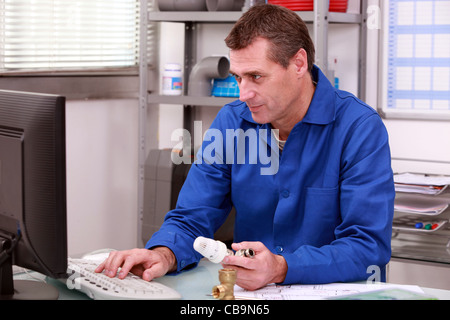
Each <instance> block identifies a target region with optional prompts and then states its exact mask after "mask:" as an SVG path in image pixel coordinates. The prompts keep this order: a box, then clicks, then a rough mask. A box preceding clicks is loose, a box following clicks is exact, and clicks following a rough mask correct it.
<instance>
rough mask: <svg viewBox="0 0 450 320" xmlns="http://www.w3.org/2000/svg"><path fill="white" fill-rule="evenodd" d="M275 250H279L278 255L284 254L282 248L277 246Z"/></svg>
mask: <svg viewBox="0 0 450 320" xmlns="http://www.w3.org/2000/svg"><path fill="white" fill-rule="evenodd" d="M275 250H277V252H278V253H282V252H283V251H284V248H283V247H282V246H276V248H275Z"/></svg>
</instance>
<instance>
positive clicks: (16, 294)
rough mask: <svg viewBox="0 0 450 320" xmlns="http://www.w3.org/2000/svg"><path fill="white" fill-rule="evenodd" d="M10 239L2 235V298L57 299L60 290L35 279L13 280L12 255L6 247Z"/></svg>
mask: <svg viewBox="0 0 450 320" xmlns="http://www.w3.org/2000/svg"><path fill="white" fill-rule="evenodd" d="M7 243H8V240H7V239H5V238H2V237H0V300H57V299H58V297H59V292H58V290H57V289H56V288H55V287H53V286H52V285H50V284H48V283H45V282H41V281H37V280H36V281H34V280H13V271H12V270H13V268H12V257H11V255H9V254H8V251H7V250H5V248H8V247H9V244H7Z"/></svg>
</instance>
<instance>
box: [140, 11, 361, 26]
mask: <svg viewBox="0 0 450 320" xmlns="http://www.w3.org/2000/svg"><path fill="white" fill-rule="evenodd" d="M296 13H297V14H298V15H299V16H300V17H301V18H302V19H303V20H304V21H305V22H307V23H313V22H314V11H296ZM241 15H242V12H240V11H217V12H209V11H204V12H203V11H153V12H149V14H148V19H149V21H153V22H202V23H233V22H236V21H237V20H238V19H239V18H240V16H241ZM327 17H328V18H327V20H328V22H330V23H361V21H362V16H361V14H353V13H342V12H328V14H327Z"/></svg>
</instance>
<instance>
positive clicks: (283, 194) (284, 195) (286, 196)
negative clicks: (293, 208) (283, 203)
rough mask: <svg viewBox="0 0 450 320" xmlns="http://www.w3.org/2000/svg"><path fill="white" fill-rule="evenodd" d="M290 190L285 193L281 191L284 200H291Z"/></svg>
mask: <svg viewBox="0 0 450 320" xmlns="http://www.w3.org/2000/svg"><path fill="white" fill-rule="evenodd" d="M289 194H290V193H289V190H283V191H281V196H282V197H283V198H289Z"/></svg>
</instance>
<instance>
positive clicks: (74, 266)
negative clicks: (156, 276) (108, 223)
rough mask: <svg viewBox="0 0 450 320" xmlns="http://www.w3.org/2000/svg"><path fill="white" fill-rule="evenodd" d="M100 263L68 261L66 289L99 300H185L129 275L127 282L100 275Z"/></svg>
mask: <svg viewBox="0 0 450 320" xmlns="http://www.w3.org/2000/svg"><path fill="white" fill-rule="evenodd" d="M97 266H98V262H97V261H95V260H89V259H72V258H69V260H68V272H67V273H68V278H67V279H66V285H67V287H68V288H69V289H76V290H79V291H81V292H83V293H85V294H86V295H87V296H89V297H90V298H91V299H95V300H113V299H115V300H128V299H133V300H157V299H164V300H169V299H181V295H180V294H179V293H178V292H177V291H175V290H174V289H172V288H169V287H167V286H165V285H163V284H161V283H159V282H156V281H150V282H148V281H145V280H143V279H141V278H140V277H138V276H135V275H133V274H131V273H130V274H128V275H127V277H125V279H123V280H121V279H119V278H117V277H115V278H110V277H108V276H106V275H104V274H103V273H96V272H95V271H94V270H95V269H96V268H97Z"/></svg>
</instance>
